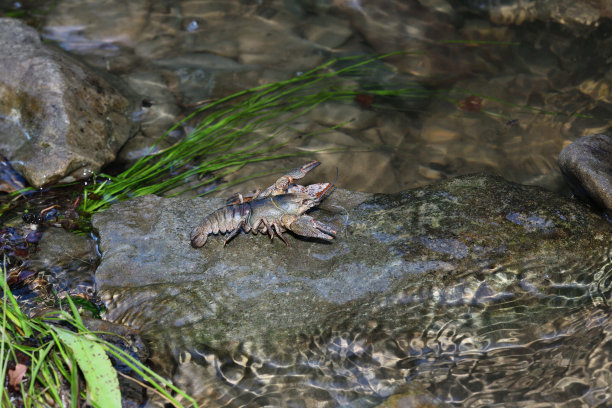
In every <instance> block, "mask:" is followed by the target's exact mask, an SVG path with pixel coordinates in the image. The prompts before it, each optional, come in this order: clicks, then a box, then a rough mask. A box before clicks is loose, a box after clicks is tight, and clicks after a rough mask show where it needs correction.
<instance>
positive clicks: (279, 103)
mask: <svg viewBox="0 0 612 408" xmlns="http://www.w3.org/2000/svg"><path fill="white" fill-rule="evenodd" d="M395 54H397V53H392V54H386V55H382V56H377V57H372V58H369V57H363V56H352V57H344V58H338V59H334V60H331V61H329V62H327V63H325V64H323V65H321V66H319V67H316V68H314V69H312V70H310V71H308V72H305V73H302V74H300V75H297V76H295V77H293V78H291V79H288V80H286V81H280V82H275V83H270V84H265V85H261V86H258V87H255V88H251V89H248V90H244V91H241V92H238V93H235V94H233V95H230V96H227V97H225V98H222V99H220V100H218V101H215V102H213V103H210V104H208V105H206V106H203V107H202V108H200V109H198V110H196V111H195V112H193V113H192V114H190V115H189V116H187V117H186V118H184V119H183V120H182V121H181V122H180V123H178V124H176V125H175V126H174V127H172V128H171V129H169V130H168V132H166V134H165V135H164V136H162V137H161V138H160V139H159V140H158V142H157V143H159V142H160V141H161V140H162V139H163V138H164V137H166V136H167V135H168V134H169V133H170V132H172V131H174V130H175V129H177V128H178V127H179V126H182V125H184V124H187V123H190V122H192V121H195V119H196V117H200V116H203V115H206V116H204V117H203V119H200V121H199V122H198V124H197V125H196V126H195V127H194V129H193V130H192V131H191V132H190V133H189V134H188V135H187V136H186V137H185V138H183V139H182V140H180V141H178V142H177V143H176V144H174V145H172V146H171V147H168V148H165V149H161V150H160V151H157V152H154V151H153V149H152V151H151V154H149V155H147V156H144V157H142V158H141V159H140V160H138V161H137V162H136V163H135V164H134V165H132V166H131V167H130V168H129V169H127V170H125V171H124V172H122V173H120V174H118V175H116V176H110V175H107V174H99V175H98V178H97V179H96V180H97V181H96V182H95V183H94V184H91V185H89V186H86V187H85V191H84V192H83V199H82V200H81V203H80V207H79V209H80V211H81V212H82V213H84V214H92V213H94V212H96V211H100V210H103V209H105V208H106V207H108V205H110V204H111V203H113V202H115V201H121V200H124V199H127V198H132V197H138V196H141V195H145V194H165V195H178V194H181V193H183V192H185V191H188V190H193V189H202V188H203V187H205V186H206V185H212V184H213V183H215V182H217V181H218V180H220V179H221V178H222V177H224V176H226V175H227V174H228V173H231V172H234V171H236V170H238V169H239V168H241V167H242V166H244V165H245V164H247V163H253V162H260V161H264V160H272V159H278V158H282V157H289V156H297V155H301V154H307V153H309V152H301V151H295V150H294V151H288V152H281V150H280V149H281V148H282V147H283V146H285V145H286V143H285V142H282V141H278V140H276V137H277V135H279V134H280V133H281V132H282V131H283V130H285V129H287V128H288V127H290V126H291V122H292V121H293V120H295V119H296V118H298V117H300V116H302V115H304V114H306V113H307V112H309V111H310V110H312V109H314V108H315V107H316V106H318V105H320V104H321V103H323V102H326V101H331V100H335V101H338V100H347V101H352V102H356V103H359V104H364V103H365V104H368V106H371V105H372V104H373V103H374V99H373V98H374V97H383V98H389V97H405V96H410V97H411V98H414V97H416V98H426V97H429V96H430V94H431V93H430V92H429V91H426V90H424V89H423V88H422V87H421V86H418V85H416V84H411V83H409V82H407V83H405V84H403V86H402V87H398V86H395V87H385V86H381V85H380V84H379V85H378V86H376V85H375V84H368V85H369V86H368V85H364V84H359V82H358V81H356V80H354V79H355V78H362V77H363V76H364V73H365V72H368V71H370V72H371V71H372V70H380V69H381V66H383V67H384V68H383V69H386V70H387V71H388V70H390V68H389V67H387V66H386V65H383V64H381V62H380V60H381V59H383V58H385V57H387V56H390V55H395ZM375 63H377V65H374V64H375ZM341 125H342V124H338V125H337V126H334V127H331V128H330V130H331V129H334V128H336V127H339V126H341ZM262 132H267V134H268V135H269V136H265V137H262V136H261V134H262ZM204 176H209V177H206V178H202V177H204ZM198 178H200V179H199V181H196V182H193V180H194V179H196V180H197V179H198ZM100 180H102V181H100ZM239 181H243V180H237V181H236V182H239ZM207 192H210V190H207V191H206V192H204V193H203V194H205V193H207Z"/></svg>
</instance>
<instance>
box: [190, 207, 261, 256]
mask: <svg viewBox="0 0 612 408" xmlns="http://www.w3.org/2000/svg"><path fill="white" fill-rule="evenodd" d="M250 213H251V205H250V203H242V204H233V205H228V206H226V207H223V208H219V209H218V210H216V211H214V212H213V213H212V214H210V215H208V216H207V217H206V218H204V220H202V222H201V223H200V225H198V226H197V227H195V228H194V229H193V230H192V231H191V246H193V247H194V248H199V247H201V246H203V245H204V244H205V243H206V239H207V238H208V235H209V234H218V233H221V234H225V233H226V232H228V231H232V230H234V229H235V228H237V227H238V226H240V224H241V223H242V222H243V221H246V220H247V218H248V217H249V214H250Z"/></svg>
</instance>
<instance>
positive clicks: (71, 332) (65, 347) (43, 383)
mask: <svg viewBox="0 0 612 408" xmlns="http://www.w3.org/2000/svg"><path fill="white" fill-rule="evenodd" d="M1 269H2V275H3V277H2V282H1V283H0V289H2V293H3V296H2V340H1V343H0V374H1V376H2V377H1V378H3V379H4V381H5V384H7V385H8V386H7V387H4V388H3V390H2V395H1V397H0V406H2V407H11V406H24V407H46V406H60V407H61V406H70V407H80V406H83V403H84V402H85V401H87V402H88V403H89V404H90V405H91V406H93V407H96V408H107V407H109V408H111V407H120V406H121V393H120V390H119V382H118V380H117V375H118V371H116V370H115V368H114V367H113V365H112V363H111V360H110V359H109V356H112V357H113V358H114V359H115V360H116V361H119V362H121V363H122V364H124V365H125V366H127V367H129V368H130V369H131V370H132V371H133V372H134V373H136V374H137V375H138V376H140V377H141V379H142V381H144V382H145V383H146V384H147V387H149V388H151V389H152V390H153V391H154V392H156V393H157V394H158V395H160V396H162V397H163V398H164V399H165V400H166V401H167V402H168V403H170V404H172V405H173V406H175V407H182V406H183V405H181V404H180V403H179V402H178V401H177V400H176V398H175V397H173V395H176V394H178V395H180V396H182V397H183V398H184V399H185V400H187V401H189V402H190V405H189V406H194V407H196V406H197V405H196V403H195V401H193V399H191V398H190V397H189V396H187V395H186V394H185V393H183V392H182V391H180V390H179V389H177V388H176V387H174V386H173V385H172V383H170V382H169V381H167V380H166V379H164V378H162V377H161V376H159V375H158V374H156V373H155V372H153V371H152V370H151V369H149V368H148V367H146V366H145V365H143V364H142V363H141V362H140V361H138V360H137V359H136V358H134V357H133V356H131V355H130V354H129V353H128V352H126V351H124V350H122V349H121V348H119V347H117V346H115V345H113V344H111V343H109V342H108V341H105V340H102V339H100V338H99V337H98V335H99V334H100V333H95V332H92V331H90V330H88V329H87V328H86V327H85V325H84V324H83V320H82V318H81V317H80V315H79V312H78V310H77V307H76V305H75V304H74V302H73V301H72V300H71V299H70V298H67V303H68V306H69V309H70V312H68V311H65V310H58V311H54V312H52V313H49V314H47V315H45V316H42V317H39V318H29V317H28V316H26V315H25V314H24V313H23V312H22V311H21V309H20V308H19V305H18V304H17V301H16V300H15V298H14V296H13V294H12V293H11V291H10V289H9V288H8V285H7V283H6V276H5V269H4V268H1ZM106 334H108V333H106ZM121 375H123V376H124V377H127V378H128V379H131V377H128V376H127V375H125V374H121ZM132 380H133V381H136V382H138V383H139V384H142V381H139V380H136V379H132Z"/></svg>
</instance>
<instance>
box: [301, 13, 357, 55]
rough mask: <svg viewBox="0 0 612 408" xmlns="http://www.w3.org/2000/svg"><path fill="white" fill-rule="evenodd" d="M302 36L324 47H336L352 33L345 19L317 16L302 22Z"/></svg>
mask: <svg viewBox="0 0 612 408" xmlns="http://www.w3.org/2000/svg"><path fill="white" fill-rule="evenodd" d="M303 33H304V37H305V38H306V39H307V40H309V41H312V42H314V43H317V44H319V45H322V46H324V47H326V48H336V47H339V46H340V45H342V44H344V43H345V42H346V41H347V40H348V39H349V37H350V36H351V35H352V33H353V32H352V30H351V28H350V27H349V24H348V22H347V20H341V19H339V18H335V17H331V16H325V15H322V16H317V17H315V18H311V19H308V20H306V21H305V22H304V29H303Z"/></svg>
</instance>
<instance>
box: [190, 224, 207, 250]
mask: <svg viewBox="0 0 612 408" xmlns="http://www.w3.org/2000/svg"><path fill="white" fill-rule="evenodd" d="M205 227H206V225H205V223H203V224H200V225H198V226H197V227H195V228H194V229H193V230H192V231H191V236H190V238H191V246H192V247H194V248H200V247H202V246H204V244H205V243H206V240H207V239H208V232H207V231H206V228H205Z"/></svg>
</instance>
